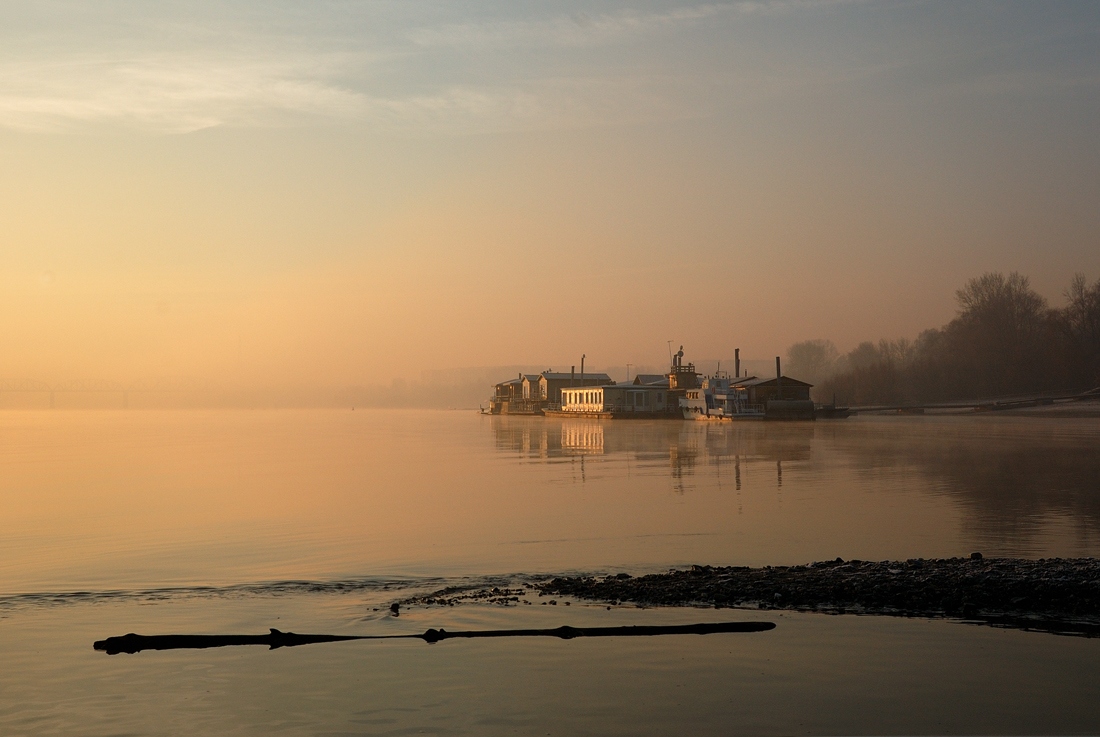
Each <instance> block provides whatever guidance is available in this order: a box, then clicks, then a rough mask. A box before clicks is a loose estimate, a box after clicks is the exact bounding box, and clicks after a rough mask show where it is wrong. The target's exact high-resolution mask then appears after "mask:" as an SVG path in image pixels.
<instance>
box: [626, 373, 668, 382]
mask: <svg viewBox="0 0 1100 737" xmlns="http://www.w3.org/2000/svg"><path fill="white" fill-rule="evenodd" d="M662 381H663V382H664V383H666V384H667V383H668V374H638V375H637V376H635V377H634V383H635V384H660V383H661V382H662Z"/></svg>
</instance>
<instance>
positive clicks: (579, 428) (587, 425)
mask: <svg viewBox="0 0 1100 737" xmlns="http://www.w3.org/2000/svg"><path fill="white" fill-rule="evenodd" d="M561 449H562V452H564V453H595V454H600V453H603V425H602V424H600V423H599V422H563V423H562V424H561Z"/></svg>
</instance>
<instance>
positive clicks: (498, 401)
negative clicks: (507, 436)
mask: <svg viewBox="0 0 1100 737" xmlns="http://www.w3.org/2000/svg"><path fill="white" fill-rule="evenodd" d="M614 384H615V382H614V381H612V380H611V377H610V376H608V375H607V374H605V373H595V374H591V373H590V374H585V373H584V372H583V371H582V372H581V373H579V374H578V373H577V372H576V371H575V370H574V371H571V372H569V373H560V372H558V373H556V372H554V371H551V370H549V369H547V370H546V371H543V372H542V373H541V374H519V375H518V376H517V377H516V378H514V379H510V380H508V381H502V382H500V383H499V384H496V385H494V387H493V397H492V399H490V400H489V411H490V413H491V414H494V415H499V414H505V415H541V414H543V412H545V411H546V410H547V409H548V408H552V409H556V408H558V407H560V406H561V393H562V390H563V389H566V388H569V387H594V386H606V385H614Z"/></svg>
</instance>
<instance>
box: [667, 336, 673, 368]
mask: <svg viewBox="0 0 1100 737" xmlns="http://www.w3.org/2000/svg"><path fill="white" fill-rule="evenodd" d="M666 342H667V343H668V363H669V365H672V341H671V340H669V341H666Z"/></svg>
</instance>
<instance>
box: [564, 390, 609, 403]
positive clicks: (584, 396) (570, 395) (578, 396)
mask: <svg viewBox="0 0 1100 737" xmlns="http://www.w3.org/2000/svg"><path fill="white" fill-rule="evenodd" d="M599 394H600V393H599V392H562V393H561V401H562V404H596V403H598V402H600V401H601V399H600V398H599Z"/></svg>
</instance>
